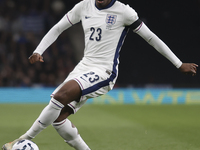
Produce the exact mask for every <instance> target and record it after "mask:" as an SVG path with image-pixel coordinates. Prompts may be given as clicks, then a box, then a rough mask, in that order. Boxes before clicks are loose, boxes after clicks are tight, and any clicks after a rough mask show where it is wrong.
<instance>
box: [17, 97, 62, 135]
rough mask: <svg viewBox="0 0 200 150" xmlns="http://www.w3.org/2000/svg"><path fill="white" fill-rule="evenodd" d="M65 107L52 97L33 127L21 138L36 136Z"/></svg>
mask: <svg viewBox="0 0 200 150" xmlns="http://www.w3.org/2000/svg"><path fill="white" fill-rule="evenodd" d="M63 107H64V105H63V104H61V103H60V102H58V101H57V100H55V99H54V98H52V99H51V100H50V102H49V104H48V105H47V106H46V107H45V108H44V109H43V111H42V112H41V114H40V116H39V117H38V118H37V119H36V121H35V122H34V123H33V125H32V127H31V128H30V129H29V130H28V131H27V132H26V133H25V134H24V135H22V136H21V137H20V138H26V139H31V138H34V137H35V136H36V135H37V134H39V133H40V132H41V131H42V130H44V129H45V128H46V127H47V126H49V125H50V124H52V123H53V122H54V121H55V120H56V119H57V118H58V116H59V115H60V111H61V109H62V108H63Z"/></svg>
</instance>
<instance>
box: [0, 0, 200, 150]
mask: <svg viewBox="0 0 200 150" xmlns="http://www.w3.org/2000/svg"><path fill="white" fill-rule="evenodd" d="M121 1H122V2H124V3H128V4H129V5H131V6H132V7H133V8H134V9H135V10H136V11H137V12H138V14H139V17H140V18H141V19H142V20H143V21H144V22H145V23H146V24H147V25H148V27H149V28H150V29H151V30H152V31H153V32H154V33H156V34H157V35H158V36H159V37H160V38H161V39H162V40H163V41H164V42H165V43H166V44H167V45H168V46H169V47H170V48H171V49H172V51H173V52H174V53H175V54H176V55H177V56H178V57H179V58H180V59H181V60H182V61H183V62H194V63H197V64H199V65H200V63H199V62H200V61H199V60H200V59H199V55H198V54H199V42H200V41H199V39H200V37H199V36H200V0H192V1H188V0H176V1H174V0H162V1H161V0H121ZM77 2H79V0H42V1H41V0H0V95H1V96H0V114H1V115H0V120H3V121H1V123H0V133H1V134H0V139H1V143H0V145H3V144H4V143H5V142H8V141H10V140H13V139H14V138H17V137H18V136H19V135H21V134H23V133H24V132H25V131H26V130H27V129H28V128H29V127H30V125H31V124H32V122H33V120H34V119H35V118H36V117H37V116H38V115H39V113H40V111H41V110H42V109H43V107H44V106H45V105H46V103H48V101H49V98H50V97H49V95H50V94H51V92H52V91H53V90H54V89H55V87H57V86H58V85H59V84H60V83H61V82H62V81H63V80H64V79H65V78H66V76H67V74H68V73H69V72H70V71H71V70H72V69H73V68H74V66H75V65H76V64H77V63H78V62H79V61H80V59H81V57H82V55H83V48H84V40H83V32H82V28H81V26H80V24H77V25H75V26H73V27H72V28H71V29H69V30H67V31H65V32H64V33H62V35H61V36H60V37H59V38H58V39H57V41H56V42H55V43H54V44H53V45H52V46H51V47H49V49H48V50H47V51H46V52H45V53H44V55H43V56H44V61H45V62H44V63H36V64H34V65H31V64H30V63H29V62H28V57H29V56H30V55H31V54H32V52H33V50H34V49H35V48H36V46H37V45H38V43H39V42H40V40H41V38H42V37H43V36H44V34H45V33H46V32H47V31H48V30H49V29H50V28H51V27H52V26H53V25H54V24H55V23H57V21H58V20H60V18H61V17H63V15H64V14H65V13H66V12H67V11H68V10H70V9H71V8H72V7H73V6H74V5H75V4H76V3H77ZM120 54H121V55H120V66H119V71H120V72H119V77H118V80H117V83H116V86H115V88H114V90H112V91H110V92H109V93H108V94H107V95H104V96H102V97H99V98H96V99H90V100H88V102H87V103H88V104H118V105H85V106H84V107H86V108H88V109H81V110H80V111H79V112H80V113H79V112H78V113H77V115H75V116H73V117H72V118H70V120H72V121H73V122H75V124H76V125H77V127H78V129H79V131H80V133H81V134H82V136H83V137H84V139H85V140H86V142H87V143H88V144H89V145H90V146H91V148H92V149H95V150H100V149H104V150H113V149H115V150H121V149H126V150H129V149H130V150H132V149H140V150H147V149H149V150H150V149H153V150H172V149H173V150H197V149H199V147H200V144H199V143H200V142H199V138H200V137H199V135H200V130H199V126H200V121H199V113H200V109H199V107H200V105H177V104H200V74H199V71H198V73H197V75H196V76H195V77H190V76H186V75H183V74H181V73H180V72H179V71H178V70H177V69H176V68H175V67H174V66H173V65H172V64H171V63H170V62H169V61H168V60H166V59H165V58H164V57H163V56H161V55H160V54H159V53H158V52H156V51H155V50H154V49H153V48H152V47H151V46H149V45H148V44H147V43H146V42H145V41H144V40H143V39H141V38H140V37H139V36H137V35H136V34H134V33H132V32H131V31H130V32H129V34H128V36H127V38H126V40H125V43H124V45H123V47H122V50H121V53H120ZM13 103H14V104H13ZM15 103H20V104H17V105H16V104H15ZM21 103H22V104H21ZM25 103H26V105H24V104H25ZM27 103H31V104H27ZM32 103H40V104H32ZM41 103H42V104H41ZM124 104H140V105H142V106H139V105H124ZM149 104H153V105H151V106H150V105H149ZM160 104H170V105H162V106H161V105H160ZM171 104H172V105H171ZM146 105H147V106H146ZM158 105H159V106H158ZM26 112H28V113H26ZM91 112H92V113H91ZM91 114H92V115H91ZM93 114H95V115H93ZM13 116H14V117H13ZM83 116H84V117H83ZM25 118H26V119H25ZM22 122H23V123H22ZM49 130H53V129H52V128H51V127H50V128H48V129H47V130H46V131H44V132H43V134H40V135H39V136H38V137H37V138H36V139H35V141H36V143H37V144H38V145H39V147H40V148H41V149H43V150H54V149H63V147H65V144H64V145H63V141H62V140H60V137H59V136H58V135H57V134H56V133H55V132H48V131H49ZM55 137H58V138H55ZM133 139H134V140H133ZM49 141H54V142H49ZM105 141H106V142H105ZM55 143H56V144H55Z"/></svg>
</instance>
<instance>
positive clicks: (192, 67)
mask: <svg viewBox="0 0 200 150" xmlns="http://www.w3.org/2000/svg"><path fill="white" fill-rule="evenodd" d="M197 67H198V65H197V64H194V63H183V64H182V65H181V67H180V68H179V70H180V71H181V72H182V73H185V74H191V75H192V76H195V75H196V73H197Z"/></svg>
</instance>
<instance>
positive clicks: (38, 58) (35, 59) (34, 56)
mask: <svg viewBox="0 0 200 150" xmlns="http://www.w3.org/2000/svg"><path fill="white" fill-rule="evenodd" d="M28 59H29V62H30V63H31V64H34V63H35V62H44V60H43V57H42V56H41V55H40V54H38V53H33V54H32V55H31V56H30V57H29V58H28Z"/></svg>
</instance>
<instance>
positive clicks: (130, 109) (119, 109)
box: [0, 104, 200, 150]
mask: <svg viewBox="0 0 200 150" xmlns="http://www.w3.org/2000/svg"><path fill="white" fill-rule="evenodd" d="M44 107H45V105H44V104H15V105H14V104H12V105H11V104H0V144H1V145H3V144H4V143H6V142H10V141H12V140H14V139H15V138H18V137H19V136H20V135H22V134H23V133H24V132H26V131H27V130H28V129H29V127H30V126H31V125H32V123H33V121H34V120H35V119H36V118H37V117H38V115H39V114H40V112H41V110H42V109H43V108H44ZM69 119H70V120H71V121H72V122H73V123H74V124H75V125H76V127H77V128H78V130H79V133H80V134H81V136H82V138H83V139H84V140H85V141H86V143H87V144H88V145H89V146H90V148H91V149H92V150H199V149H200V105H85V106H84V107H83V108H81V109H80V110H79V111H78V112H77V114H75V115H72V116H70V118H69ZM33 141H34V142H35V143H36V144H37V145H38V146H39V148H40V150H73V149H72V148H71V147H69V146H68V145H67V144H66V143H65V142H64V140H63V139H62V138H61V137H60V136H59V135H58V134H57V132H56V131H55V130H54V128H53V127H52V126H49V127H48V128H46V129H45V130H44V131H42V132H41V133H40V134H39V135H38V136H37V137H36V138H35V139H33Z"/></svg>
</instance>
